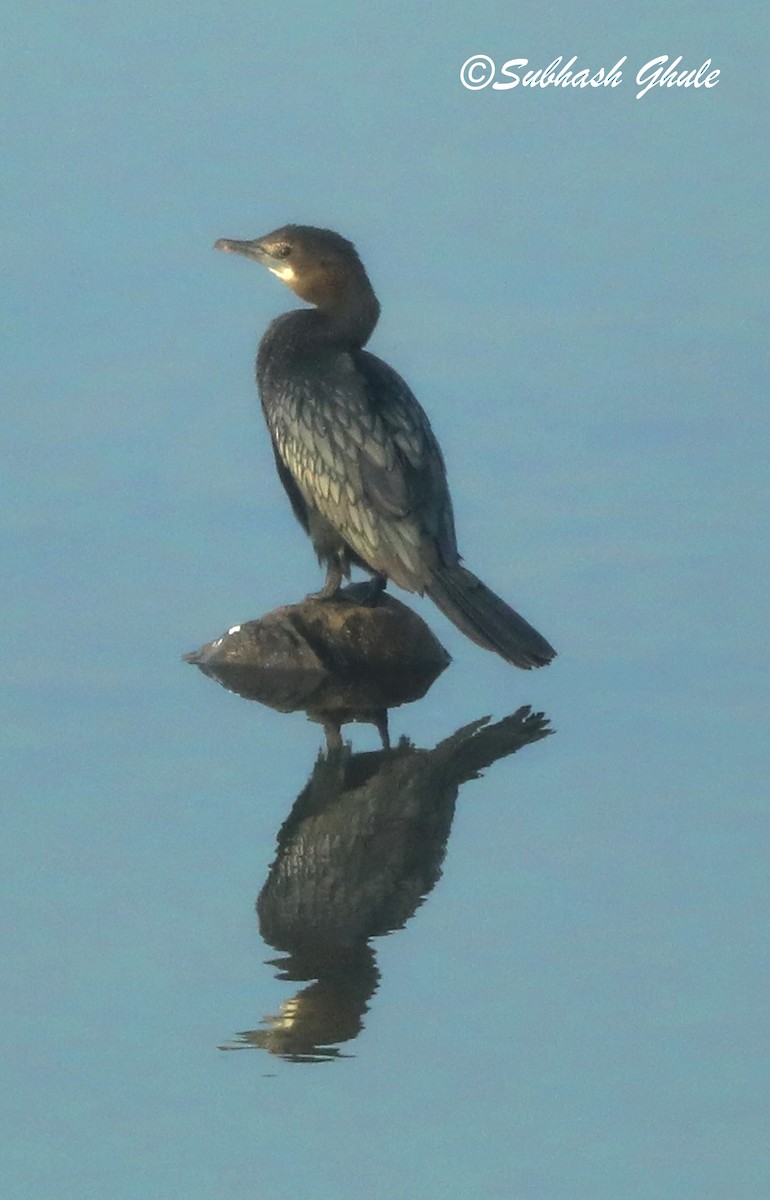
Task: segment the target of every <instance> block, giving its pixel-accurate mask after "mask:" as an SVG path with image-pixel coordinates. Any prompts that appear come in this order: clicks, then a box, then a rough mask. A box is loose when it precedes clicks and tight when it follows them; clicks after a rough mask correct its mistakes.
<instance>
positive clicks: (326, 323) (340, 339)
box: [314, 278, 380, 350]
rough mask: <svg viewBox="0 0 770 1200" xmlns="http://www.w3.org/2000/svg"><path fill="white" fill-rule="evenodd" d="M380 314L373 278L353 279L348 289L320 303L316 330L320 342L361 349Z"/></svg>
mask: <svg viewBox="0 0 770 1200" xmlns="http://www.w3.org/2000/svg"><path fill="white" fill-rule="evenodd" d="M379 315H380V304H379V301H378V299H377V297H376V296H375V294H374V290H373V288H372V286H371V284H370V283H369V280H368V279H366V278H364V279H360V280H359V279H356V280H352V281H350V283H349V284H348V286H347V287H345V288H344V290H341V291H339V292H337V293H335V294H334V295H333V296H329V297H325V298H324V300H323V301H322V302H321V303H320V304H319V303H316V320H315V321H314V332H315V336H316V338H317V339H318V341H319V342H323V343H325V344H327V345H337V346H344V347H345V348H346V349H350V350H357V349H360V347H361V346H365V345H366V343H367V342H368V340H369V338H370V337H371V335H372V331H373V330H374V327H375V325H376V324H377V320H378V318H379Z"/></svg>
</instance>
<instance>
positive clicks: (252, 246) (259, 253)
mask: <svg viewBox="0 0 770 1200" xmlns="http://www.w3.org/2000/svg"><path fill="white" fill-rule="evenodd" d="M214 249H215V250H224V251H225V253H226V254H243V255H244V256H245V257H246V258H254V259H256V261H257V262H259V263H265V262H270V261H272V260H271V257H270V255H269V254H268V253H267V251H266V250H265V249H264V247H263V246H262V245H260V243H259V241H253V242H237V241H235V240H234V239H233V238H218V239H217V241H216V242H214Z"/></svg>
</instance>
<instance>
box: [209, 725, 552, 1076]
mask: <svg viewBox="0 0 770 1200" xmlns="http://www.w3.org/2000/svg"><path fill="white" fill-rule="evenodd" d="M550 732H551V730H549V728H548V723H547V720H546V718H544V716H543V714H542V713H532V712H531V711H530V709H529V708H528V707H525V708H520V709H519V710H518V711H517V712H515V713H513V714H512V715H511V716H509V717H506V718H505V719H504V720H502V721H498V722H496V723H495V724H489V718H486V717H485V718H482V719H481V720H478V721H474V722H472V723H471V724H469V725H466V726H464V727H463V728H462V729H459V730H458V731H457V732H456V733H454V734H453V735H452V736H451V737H448V738H446V739H445V740H444V741H442V742H440V743H439V744H438V745H437V746H436V747H435V748H434V749H433V750H421V749H418V748H417V747H415V746H413V745H412V744H411V743H410V742H409V741H408V740H407V739H405V738H404V739H402V740H401V742H400V743H399V745H398V746H397V747H396V748H395V749H392V750H391V749H385V750H379V751H376V752H370V753H362V754H354V753H352V752H351V750H350V749H349V747H339V746H337V747H333V748H331V749H329V748H327V749H326V750H325V751H322V752H321V754H320V755H319V757H318V760H317V762H316V764H315V767H314V768H313V772H312V774H311V776H310V779H309V781H308V783H307V785H306V787H305V788H304V790H303V791H302V793H301V794H300V796H299V797H298V799H297V801H296V803H295V804H294V807H293V808H292V811H291V813H290V814H289V816H288V818H287V819H286V821H285V822H284V825H283V827H282V828H281V830H280V833H279V835H278V848H277V855H276V859H275V862H274V863H273V865H272V866H271V868H270V872H269V874H268V878H267V882H266V883H265V886H264V887H263V889H262V891H261V893H260V895H259V899H258V901H257V912H258V914H259V924H260V932H261V933H262V936H263V938H264V939H265V941H266V942H268V943H269V944H270V945H272V946H274V947H275V948H276V949H278V950H281V951H283V952H284V953H285V955H286V957H284V958H280V959H277V960H273V962H274V965H276V966H278V967H279V968H280V973H279V978H280V979H285V980H290V981H292V982H299V981H307V980H314V981H315V982H313V983H312V984H311V986H310V987H307V988H304V989H302V990H301V991H299V992H298V993H297V994H296V995H295V996H294V997H293V998H292V999H291V1000H289V1001H286V1002H285V1003H283V1004H282V1005H281V1012H280V1013H279V1014H277V1015H274V1016H269V1017H266V1018H265V1019H264V1021H263V1028H262V1029H257V1030H252V1031H249V1032H245V1033H241V1034H239V1035H238V1039H237V1041H235V1042H233V1043H230V1044H229V1045H228V1046H224V1047H222V1049H229V1050H235V1049H243V1048H246V1047H249V1046H251V1047H258V1048H261V1049H265V1050H268V1051H269V1052H270V1053H271V1054H276V1055H279V1056H280V1057H282V1058H285V1059H289V1060H291V1061H294V1062H321V1061H326V1060H328V1059H331V1058H334V1057H338V1056H339V1054H340V1051H339V1050H338V1049H337V1048H336V1047H337V1046H338V1045H339V1044H340V1043H343V1042H347V1041H350V1040H352V1039H353V1038H355V1037H356V1036H357V1034H358V1033H359V1032H360V1030H361V1028H362V1025H363V1017H364V1014H365V1013H366V1011H367V1009H368V1006H369V1001H370V999H371V997H372V995H373V994H374V992H375V990H376V988H377V984H378V981H379V972H378V970H377V966H376V962H375V954H374V950H373V949H372V947H371V946H370V945H369V939H370V938H373V937H377V936H381V935H383V934H385V933H389V932H390V931H392V930H394V929H400V928H401V927H402V926H403V925H404V924H405V922H406V921H407V920H408V919H409V918H410V917H411V916H412V914H413V913H414V912H415V910H416V909H417V908H418V906H419V905H420V904H421V903H422V901H423V900H424V899H425V897H426V896H427V894H428V893H429V892H430V891H431V889H432V888H433V887H434V885H435V884H436V882H437V881H438V879H439V877H440V874H441V864H442V862H443V860H444V855H445V852H446V843H447V838H448V836H449V832H450V829H451V826H452V819H453V817H454V810H455V801H456V799H457V793H458V789H459V787H460V785H461V784H463V783H465V782H467V781H468V780H470V779H474V778H477V777H478V775H479V774H480V772H481V771H482V770H483V769H484V768H485V767H489V766H490V765H491V764H492V763H494V762H496V761H497V760H498V759H500V758H505V757H506V756H507V755H510V754H513V753H515V751H516V750H518V749H520V747H522V746H525V745H527V744H528V743H530V742H535V741H537V740H538V739H540V738H543V737H546V736H547V735H548V734H549V733H550Z"/></svg>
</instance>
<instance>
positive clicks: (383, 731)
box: [374, 708, 390, 750]
mask: <svg viewBox="0 0 770 1200" xmlns="http://www.w3.org/2000/svg"><path fill="white" fill-rule="evenodd" d="M374 723H375V725H376V726H377V732H378V733H379V735H380V740H381V741H382V748H383V750H390V730H389V729H388V710H387V708H383V709H382V711H381V712H379V713H377V716H376V717H375V719H374Z"/></svg>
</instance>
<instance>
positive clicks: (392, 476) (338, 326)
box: [216, 225, 555, 668]
mask: <svg viewBox="0 0 770 1200" xmlns="http://www.w3.org/2000/svg"><path fill="white" fill-rule="evenodd" d="M216 246H217V248H218V249H220V250H225V251H230V252H235V253H238V254H243V255H245V256H246V257H248V258H253V259H256V261H258V262H260V263H262V264H263V265H265V266H267V267H268V269H269V270H270V271H272V272H273V274H275V275H277V276H278V278H279V279H282V280H283V282H284V283H286V284H287V285H288V286H289V287H290V288H292V290H293V291H294V292H296V294H297V295H298V296H299V297H300V298H301V299H303V300H306V301H307V302H309V303H310V304H311V305H313V306H314V307H313V308H310V309H297V310H293V311H292V312H287V313H284V314H283V316H280V317H278V318H277V320H275V321H273V323H272V324H271V325H270V327H269V328H268V330H267V332H266V333H265V335H264V337H263V338H262V342H261V343H260V347H259V353H258V355H257V383H258V386H259V393H260V396H261V399H262V407H263V410H264V414H265V419H266V421H267V425H268V428H269V430H270V436H271V438H272V442H273V451H274V453H275V461H276V466H277V468H278V474H279V475H280V477H281V481H282V483H283V485H284V487H285V489H286V491H287V493H288V496H289V500H290V501H291V505H292V508H293V509H294V512H295V514H296V516H297V518H298V519H299V520H300V522H301V523H302V525H303V526H304V528H305V530H306V531H307V533H308V534H309V536H310V538H311V540H312V542H313V546H314V547H315V550H316V553H317V555H318V558H319V561H321V562H323V563H325V564H326V567H327V576H326V584H325V586H324V588H323V590H322V592H321V593H319V594H320V595H321V596H324V597H330V596H333V595H335V594H336V592H337V590H338V588H339V587H340V584H341V582H342V578H343V576H348V575H349V573H350V566H351V564H356V565H358V566H361V567H364V568H365V569H366V570H368V571H370V572H372V574H373V575H374V576H375V580H376V582H377V585H378V586H384V585H385V583H386V581H387V580H388V579H392V580H393V581H394V582H395V583H397V584H398V585H399V586H400V587H403V588H405V589H406V590H407V591H409V592H418V593H419V594H420V595H422V594H423V593H427V595H429V596H430V597H431V599H432V600H433V601H434V602H435V603H436V604H437V605H438V607H439V608H440V609H441V611H442V612H443V613H444V614H445V615H446V616H447V617H448V618H449V619H450V621H452V622H454V624H455V625H456V626H457V627H458V628H459V629H461V630H462V631H463V633H465V634H467V636H468V637H470V638H472V640H473V641H474V642H477V643H478V644H479V645H480V646H484V647H485V648H486V649H488V650H495V651H496V652H497V653H498V654H500V655H501V656H502V657H503V658H504V659H506V660H507V661H508V662H510V663H513V664H514V665H516V666H518V667H524V668H530V667H540V666H544V665H545V664H546V663H548V662H550V660H551V659H552V658H553V656H554V654H555V651H554V649H553V648H552V647H551V646H550V645H549V644H548V642H547V641H546V640H545V638H543V637H541V635H540V634H539V633H537V631H536V630H535V629H533V628H532V626H531V625H529V624H528V623H527V622H526V621H525V620H524V618H523V617H521V616H519V614H518V613H517V612H514V610H513V609H512V608H511V607H510V606H509V605H507V604H506V603H505V601H503V600H501V599H500V598H499V596H496V595H495V594H494V592H492V591H490V589H489V588H488V587H486V586H485V584H483V583H482V582H481V580H480V579H477V578H476V576H475V575H473V574H472V573H471V572H470V571H468V570H467V569H466V568H465V567H463V566H461V565H460V556H459V554H458V551H457V541H456V538H455V528H454V518H453V515H452V502H451V500H450V497H449V490H448V487H447V480H446V470H445V467H444V460H443V457H442V454H441V450H440V448H439V445H438V442H437V441H436V438H435V437H434V434H433V431H432V429H431V427H430V423H429V421H428V418H427V417H426V415H425V413H424V412H423V410H422V408H421V407H420V405H419V404H418V402H417V400H416V399H415V397H414V396H413V395H412V393H411V391H410V390H409V388H408V387H407V385H406V383H405V382H404V380H403V379H401V377H400V376H399V375H397V374H396V372H395V371H394V370H393V369H392V367H389V366H388V365H387V363H384V362H382V360H381V359H379V358H376V357H375V356H374V355H373V354H370V353H369V352H368V351H366V350H364V349H363V346H364V345H365V344H366V342H367V341H368V339H369V336H370V335H371V333H372V330H373V329H374V327H375V325H376V323H377V318H378V316H379V312H380V306H379V303H378V301H377V297H376V296H375V294H374V291H373V289H372V286H371V284H370V282H369V279H368V278H367V275H366V271H365V270H364V267H363V264H362V262H361V260H360V258H359V257H358V254H357V253H356V250H355V248H354V246H353V245H352V244H351V243H350V242H348V241H346V240H345V238H342V237H340V235H339V234H337V233H333V232H332V231H331V230H328V229H315V228H312V227H310V226H304V225H286V226H284V227H283V228H282V229H277V230H276V231H275V232H274V233H270V234H268V235H267V236H266V237H263V238H257V239H256V240H254V241H251V242H240V241H231V240H229V239H226V238H221V239H220V240H219V241H218V242H217V243H216Z"/></svg>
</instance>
